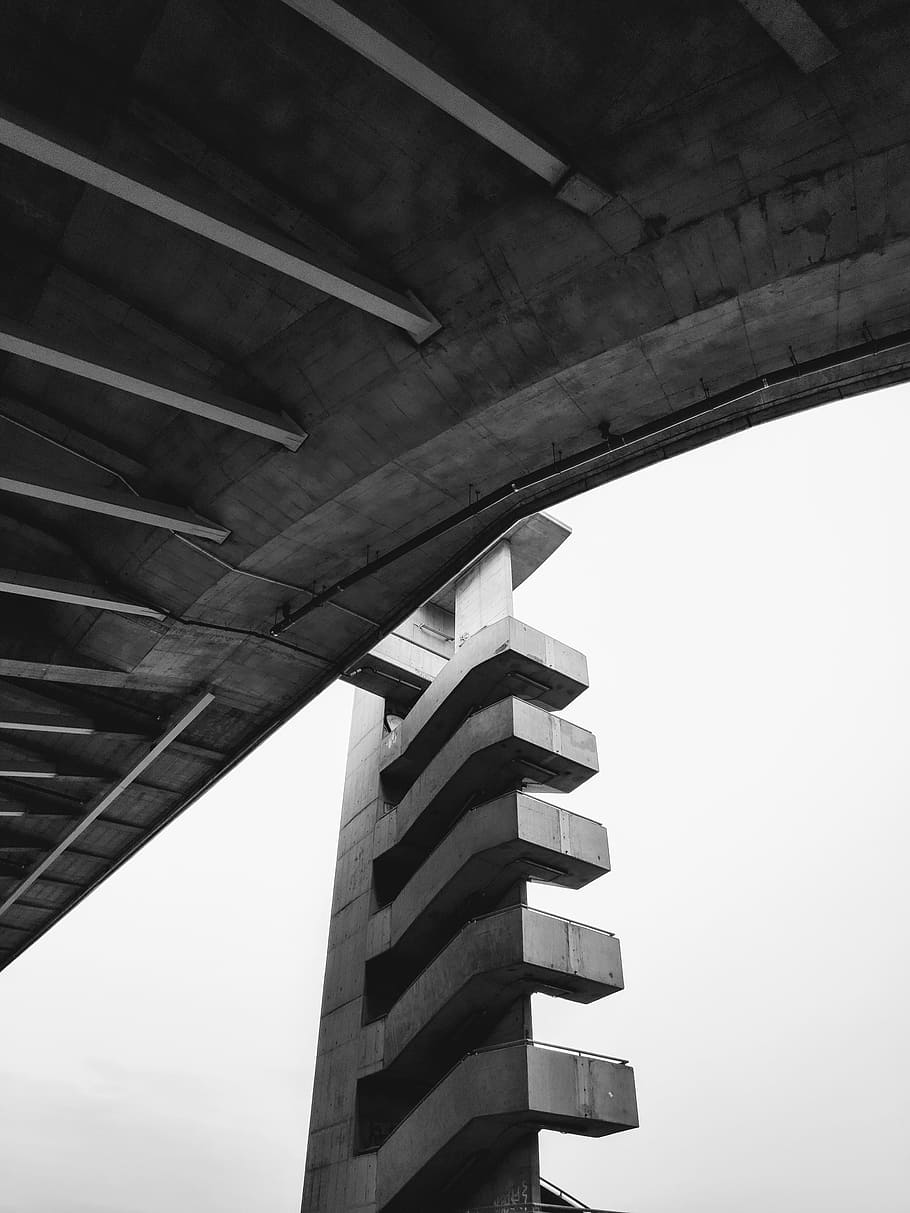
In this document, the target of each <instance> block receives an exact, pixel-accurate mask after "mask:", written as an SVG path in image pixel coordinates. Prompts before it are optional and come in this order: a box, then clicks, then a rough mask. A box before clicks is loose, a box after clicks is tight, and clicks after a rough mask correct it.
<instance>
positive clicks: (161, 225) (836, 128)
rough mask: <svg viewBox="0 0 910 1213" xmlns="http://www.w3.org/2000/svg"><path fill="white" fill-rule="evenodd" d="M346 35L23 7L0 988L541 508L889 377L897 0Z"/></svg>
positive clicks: (185, 13) (188, 12)
mask: <svg viewBox="0 0 910 1213" xmlns="http://www.w3.org/2000/svg"><path fill="white" fill-rule="evenodd" d="M335 9H337V6H335V5H332V4H330V3H325V2H320V3H316V2H315V0H313V2H312V3H311V2H310V0H261V2H260V3H257V4H255V5H250V4H248V3H244V2H243V0H133V2H132V3H130V4H113V3H110V2H103V0H89V2H87V3H81V4H78V5H74V4H72V3H70V2H69V0H42V3H40V4H36V3H34V0H3V2H2V4H0V15H2V21H3V33H4V37H3V40H2V46H0V61H2V70H0V80H2V82H3V83H2V86H0V264H2V273H0V359H2V363H0V375H2V383H0V552H2V557H0V717H2V719H0V814H3V816H0V966H2V965H4V964H7V963H9V962H10V961H11V960H12V959H14V958H15V956H17V955H18V954H19V953H20V952H21V951H22V950H23V949H24V948H25V947H27V946H28V945H29V944H30V943H31V942H32V941H33V940H34V939H35V938H37V937H38V936H39V935H40V934H41V933H43V932H44V931H45V930H47V929H48V927H49V926H51V925H52V924H53V922H54V921H56V920H57V918H59V916H60V915H61V914H62V913H65V912H66V910H67V909H68V908H70V907H71V906H72V905H74V904H75V903H76V902H77V901H78V900H79V899H80V898H81V897H82V896H84V894H85V893H86V892H87V891H88V890H90V889H91V888H92V887H94V885H96V884H97V883H98V882H99V881H100V880H102V879H103V878H104V877H105V876H106V875H107V874H108V873H109V872H111V871H112V870H113V869H114V868H116V867H117V866H118V865H119V864H120V863H122V862H123V861H124V860H125V859H126V858H127V857H128V856H129V855H130V854H132V853H133V852H134V851H135V850H136V849H137V848H138V847H139V846H141V845H142V844H143V843H144V842H145V841H146V840H147V839H148V838H149V837H151V836H152V835H153V834H154V833H155V832H156V831H157V830H159V829H160V828H162V826H163V825H165V824H166V823H167V822H168V821H170V820H171V819H172V818H173V817H174V815H175V814H177V813H178V812H180V811H181V809H183V808H184V807H185V806H186V805H187V804H188V803H190V802H191V801H192V800H193V799H194V798H195V797H196V796H198V795H199V793H200V792H201V791H202V790H204V789H205V788H206V787H208V786H209V785H210V784H211V782H212V781H213V780H214V779H216V778H217V777H218V776H219V775H220V774H222V773H223V772H224V771H225V770H227V769H228V768H229V767H230V766H231V765H232V764H233V763H234V762H236V761H237V760H238V759H239V758H241V757H242V756H243V755H244V754H245V753H246V752H247V751H248V750H249V748H250V747H251V746H253V745H255V744H256V743H257V741H259V740H261V739H262V738H263V737H264V736H265V735H266V734H267V733H268V732H269V731H270V730H271V729H273V728H274V727H276V726H277V725H278V724H279V723H281V722H282V721H283V720H285V719H287V718H288V717H289V716H290V715H291V714H292V713H293V712H294V711H296V710H297V709H298V708H299V707H300V706H301V705H302V704H304V703H306V702H307V701H308V700H309V699H311V698H312V697H313V696H314V695H316V694H317V693H318V692H319V691H320V690H321V689H323V688H324V687H325V686H326V685H328V683H330V682H331V681H332V680H333V679H334V678H336V677H338V676H339V675H340V674H342V673H343V672H344V671H346V670H349V669H351V668H352V667H354V666H355V665H356V664H357V662H358V660H359V659H360V658H361V657H362V656H363V654H364V653H366V652H368V651H369V650H370V649H372V648H373V647H374V646H375V645H376V643H377V642H378V640H379V639H380V638H381V637H383V636H384V635H386V634H387V633H388V632H389V631H390V630H392V629H393V628H394V627H396V626H397V625H398V624H399V623H400V622H401V621H402V620H403V619H404V618H405V617H406V616H407V615H409V614H410V612H411V611H412V610H413V609H414V608H415V607H416V606H417V605H418V603H420V602H422V601H425V600H426V599H428V598H429V597H430V596H431V595H433V594H434V593H435V592H436V591H437V590H438V589H439V587H440V586H442V585H443V584H444V583H445V582H446V581H447V580H448V579H449V578H451V576H452V575H453V574H454V573H455V572H456V571H457V570H458V569H459V568H461V567H463V566H464V564H465V563H466V562H467V561H468V559H469V558H470V557H471V556H472V555H473V554H475V553H476V552H477V551H478V550H480V549H481V548H483V547H484V546H486V545H487V544H488V543H490V542H491V541H492V539H493V538H495V537H496V536H497V535H498V534H499V533H501V532H502V531H503V530H504V529H506V528H507V527H508V526H510V525H512V524H513V523H515V521H516V520H518V519H519V518H521V517H523V516H525V515H527V514H530V513H532V512H534V511H536V510H539V509H540V508H541V507H544V506H546V505H548V504H550V503H552V502H555V501H557V500H560V499H563V498H565V497H567V496H570V495H572V494H575V493H578V492H581V491H583V490H585V489H587V488H590V487H592V486H594V485H596V484H601V483H604V482H606V481H609V480H611V479H613V478H615V477H619V476H623V475H626V474H627V473H629V472H632V471H634V470H637V469H638V468H641V467H644V466H647V465H649V464H651V463H654V462H656V461H658V460H661V459H664V458H667V457H669V456H671V455H673V454H677V453H679V452H682V451H685V450H687V449H691V448H692V447H694V446H698V445H700V444H702V443H705V442H708V441H711V440H713V439H715V438H718V437H721V436H723V435H726V434H729V433H733V432H736V431H739V430H742V429H744V428H747V427H748V426H750V425H753V424H756V423H758V422H762V421H765V420H769V419H771V418H774V417H777V416H781V415H784V414H787V413H791V412H794V411H797V410H800V409H805V408H809V407H812V406H814V405H817V404H821V403H823V402H825V401H827V400H831V399H835V398H840V397H842V396H845V395H852V394H856V393H859V392H862V391H865V390H867V389H870V388H873V387H878V386H883V385H885V384H888V383H892V382H898V381H903V380H905V379H906V378H907V376H908V364H910V294H908V292H907V289H906V282H907V277H908V271H910V142H908V131H910V126H908V114H910V74H908V72H907V70H906V64H907V58H908V50H910V13H908V11H907V7H906V5H905V4H903V3H895V2H890V3H889V2H888V0H857V2H855V3H851V4H843V3H840V2H839V0H805V2H801V3H797V2H796V0H691V2H690V3H686V4H684V5H682V4H678V3H675V2H671V0H634V2H633V0H612V2H610V3H606V2H604V0H578V2H577V3H574V4H571V5H567V4H566V5H555V4H551V3H545V2H544V0H485V2H484V3H483V4H462V5H454V6H453V5H451V4H444V3H442V2H441V0H411V2H410V3H395V2H390V0H382V2H381V3H380V2H378V0H377V2H372V0H356V2H355V0H348V3H347V9H348V10H349V11H350V12H352V13H354V14H355V15H356V16H357V17H359V18H360V19H362V21H364V22H366V23H368V25H369V26H370V27H373V30H372V33H369V32H368V34H367V36H366V41H365V42H363V41H362V44H361V45H357V36H355V35H356V29H355V33H354V35H351V34H350V30H348V32H347V34H345V33H344V31H342V32H341V33H339V32H338V31H337V30H335V31H333V30H332V29H331V28H329V27H328V26H329V25H330V22H328V19H327V18H326V13H328V14H329V15H330V16H331V14H332V12H333V11H334V10H335ZM336 16H337V13H336ZM355 26H356V23H355ZM377 31H378V33H377ZM379 35H382V37H380V36H379ZM383 38H384V39H387V40H390V41H391V43H392V44H393V49H395V48H397V50H398V52H406V53H405V54H404V56H403V57H402V55H401V54H399V57H398V60H396V62H398V65H399V67H398V70H397V74H396V71H393V70H392V67H390V64H389V62H379V61H377V60H378V59H381V58H382V56H381V55H380V54H378V52H377V50H376V48H377V47H380V48H381V47H385V46H386V42H384V41H383ZM393 58H394V56H393ZM414 62H417V63H418V65H424V66H429V67H430V68H431V69H432V71H431V73H430V74H431V75H432V73H433V72H435V73H440V74H441V76H442V77H444V78H446V79H449V80H456V81H457V82H459V83H460V84H461V86H462V87H463V89H464V92H463V93H461V94H459V95H460V96H461V97H462V98H464V100H462V101H458V103H457V104H456V105H455V107H454V109H455V111H456V112H445V111H444V110H443V109H442V108H440V106H439V104H437V103H436V102H434V100H433V99H432V98H431V97H428V96H426V95H422V94H421V92H420V91H419V89H417V88H416V86H415V82H414V80H415V79H416V77H414V78H412V79H408V72H409V71H411V73H412V77H413V76H414V73H413V70H412V68H410V67H409V66H408V65H409V64H413V63H414ZM402 64H403V65H404V66H403V67H402V66H401V65H402ZM472 105H473V106H474V107H475V110H473V111H472V110H471V106H472ZM459 107H460V109H461V112H457V111H458V110H459ZM477 107H479V112H480V113H481V115H482V116H483V115H487V117H486V118H482V121H481V122H480V127H481V130H480V131H478V130H477V129H476V127H477V125H478V124H477V121H476V120H475V121H474V125H473V127H472V125H471V123H470V122H468V121H467V116H468V114H469V113H474V114H475V119H476V112H478V111H477ZM497 123H499V126H497V125H496V124H497ZM494 128H495V129H496V130H500V129H503V128H504V129H506V132H507V137H505V138H504V139H500V140H499V145H497V144H496V142H495V141H491V137H490V136H491V131H493V130H494ZM509 131H512V132H514V136H513V135H509V134H508V132H509ZM522 140H524V141H525V142H524V143H522ZM503 144H504V146H503ZM528 148H530V149H531V150H530V151H528ZM534 149H536V151H535V150H534ZM861 407H862V406H861V404H858V405H857V408H861ZM614 525H620V523H619V522H618V521H617V522H616V523H615V524H614ZM339 583H340V588H338V587H339ZM310 603H312V606H310V605H308V604H310ZM273 633H274V634H273ZM427 643H428V644H429V647H430V648H432V647H433V646H432V643H431V642H430V641H427ZM210 696H213V698H210ZM150 747H152V749H151V750H150Z"/></svg>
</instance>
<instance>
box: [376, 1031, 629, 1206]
mask: <svg viewBox="0 0 910 1213" xmlns="http://www.w3.org/2000/svg"><path fill="white" fill-rule="evenodd" d="M637 1124H638V1108H637V1104H636V1100H635V1076H634V1074H633V1072H632V1069H631V1067H629V1066H627V1065H625V1064H623V1063H619V1062H616V1061H611V1060H608V1059H606V1058H600V1057H594V1056H591V1055H588V1054H577V1053H569V1052H563V1051H557V1050H553V1049H551V1048H548V1047H545V1046H542V1045H538V1044H532V1043H529V1042H524V1041H522V1042H518V1043H515V1044H511V1045H504V1046H501V1047H498V1048H493V1049H487V1050H484V1051H483V1052H479V1053H474V1054H470V1055H469V1056H467V1057H465V1058H464V1059H463V1060H462V1061H460V1062H459V1063H458V1064H457V1065H456V1066H455V1067H454V1068H453V1069H452V1070H450V1071H449V1073H448V1074H446V1076H445V1077H444V1078H443V1079H442V1080H441V1081H440V1082H439V1083H438V1084H437V1085H436V1086H435V1087H434V1088H433V1090H432V1091H430V1093H429V1094H428V1095H427V1096H426V1097H425V1098H424V1099H423V1100H422V1101H421V1102H420V1103H419V1104H418V1105H417V1107H416V1108H414V1110H413V1111H412V1112H411V1113H410V1115H408V1116H407V1117H405V1119H404V1120H403V1121H402V1122H401V1123H400V1124H399V1125H398V1127H397V1128H396V1129H395V1130H394V1131H393V1132H392V1134H391V1135H390V1136H389V1138H388V1139H387V1140H386V1142H385V1143H384V1144H383V1145H382V1146H380V1147H379V1149H378V1151H377V1152H376V1182H377V1197H378V1199H377V1204H378V1208H379V1211H380V1213H403V1211H404V1210H405V1209H409V1208H413V1207H414V1202H415V1201H420V1200H426V1201H428V1202H430V1203H428V1205H427V1207H434V1205H435V1202H436V1201H438V1199H439V1198H440V1197H442V1196H443V1195H444V1194H445V1189H446V1187H447V1186H448V1185H449V1184H451V1182H452V1181H453V1180H454V1179H455V1178H456V1177H457V1178H458V1181H459V1183H464V1182H466V1181H469V1179H470V1176H471V1173H472V1171H473V1173H475V1174H482V1173H483V1170H484V1168H485V1167H486V1168H489V1166H490V1161H491V1160H490V1155H491V1153H492V1152H493V1151H494V1150H495V1151H500V1150H502V1149H503V1148H504V1143H505V1142H506V1141H508V1140H509V1137H510V1135H511V1136H517V1135H519V1134H521V1133H526V1132H529V1131H534V1130H538V1129H555V1130H558V1131H560V1132H564V1133H581V1134H585V1135H587V1136H591V1137H603V1136H606V1135H607V1134H608V1133H618V1132H622V1131H623V1130H624V1129H632V1128H635V1127H636V1126H637Z"/></svg>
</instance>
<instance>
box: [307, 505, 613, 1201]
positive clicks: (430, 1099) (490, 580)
mask: <svg viewBox="0 0 910 1213" xmlns="http://www.w3.org/2000/svg"><path fill="white" fill-rule="evenodd" d="M566 534H567V532H566V530H565V528H563V527H562V526H560V524H558V523H557V522H555V521H554V520H553V519H552V518H549V517H547V516H545V515H537V516H536V517H534V518H532V519H530V520H528V521H527V522H525V523H522V524H519V525H518V526H517V527H515V528H513V529H512V530H511V531H510V532H509V534H508V535H507V536H506V537H505V538H504V539H502V540H501V541H499V542H497V543H496V544H494V545H493V546H492V547H491V548H490V549H489V550H488V551H486V552H485V553H483V554H482V555H481V556H480V557H479V558H478V559H477V560H475V561H474V562H473V563H472V564H471V565H470V566H469V568H468V569H466V570H465V571H464V572H463V573H462V574H461V575H460V576H459V577H458V578H457V579H456V580H455V581H454V583H453V584H451V585H449V586H446V587H444V588H443V589H442V590H441V591H440V592H439V593H438V594H437V595H435V596H434V598H433V599H432V600H431V601H430V602H429V603H428V604H426V605H425V606H424V607H423V608H421V609H420V610H419V611H418V612H417V613H416V614H415V615H413V616H412V617H411V619H410V620H409V621H408V622H409V631H410V637H411V638H409V639H403V640H401V641H400V642H398V643H397V644H396V646H395V651H394V653H393V652H392V651H391V648H390V646H385V648H384V649H383V650H382V652H381V657H382V661H383V665H382V670H381V673H380V672H379V670H378V665H377V663H376V662H375V660H374V659H371V658H368V659H367V661H365V662H364V663H363V665H362V666H361V667H360V669H359V670H355V671H352V673H351V677H352V678H354V679H355V680H362V682H363V685H364V686H366V687H369V688H370V689H362V690H359V691H358V692H357V696H356V699H355V704H354V710H353V719H352V722H351V740H350V747H349V751H348V765H347V772H346V778H345V791H344V804H343V808H342V815H341V827H340V835H339V843H338V866H337V869H336V875H335V892H334V901H333V906H332V919H331V926H330V931H329V947H328V958H327V963H326V973H325V986H324V991H323V1004H322V1019H321V1023H320V1034H319V1050H318V1056H317V1063H316V1077H315V1083H314V1090H313V1107H312V1116H311V1121H310V1137H309V1149H308V1154H307V1166H306V1182H305V1189H304V1198H303V1209H304V1213H385V1211H388V1213H421V1211H422V1210H424V1209H426V1208H427V1207H428V1205H429V1204H432V1207H433V1208H435V1209H439V1210H440V1211H441V1213H443V1211H446V1213H448V1211H451V1213H456V1211H457V1213H465V1211H466V1210H470V1209H478V1210H480V1209H489V1208H500V1207H509V1208H515V1209H519V1210H527V1211H528V1213H530V1211H531V1210H532V1209H535V1208H539V1207H540V1205H541V1203H543V1204H554V1203H555V1204H556V1205H557V1206H559V1205H561V1204H562V1198H561V1197H560V1196H559V1194H558V1190H556V1189H552V1188H549V1187H548V1186H546V1185H544V1186H543V1187H542V1186H541V1178H540V1168H539V1161H538V1153H537V1132H538V1130H540V1129H542V1128H552V1129H559V1130H563V1131H567V1132H574V1133H585V1134H588V1135H591V1136H603V1135H606V1134H608V1133H615V1132H619V1131H621V1130H623V1129H629V1128H633V1127H634V1126H635V1125H636V1124H637V1106H636V1101H635V1084H634V1078H633V1075H632V1070H631V1068H630V1067H629V1066H628V1064H627V1063H626V1062H625V1061H621V1060H617V1059H615V1058H608V1057H598V1056H592V1055H589V1054H584V1053H577V1052H573V1051H571V1050H568V1049H558V1048H556V1047H554V1046H548V1045H545V1044H543V1045H542V1044H540V1043H539V1042H536V1041H535V1040H534V1035H533V1029H532V1023H531V994H532V993H533V992H535V991H546V992H547V993H548V994H552V995H555V996H558V997H562V998H571V999H574V1000H576V1001H578V1002H591V1001H593V1000H594V999H597V998H603V997H605V996H606V995H608V994H612V993H614V992H615V991H616V990H619V989H621V988H622V984H623V983H622V962H621V958H620V951H619V941H618V940H617V939H616V938H615V937H614V936H613V935H611V934H610V933H609V932H607V931H603V930H600V929H599V928H597V927H592V926H583V925H581V924H579V923H576V922H570V921H568V920H566V919H563V918H559V917H556V916H554V915H552V914H546V913H543V912H542V911H539V910H535V909H532V908H530V907H529V906H528V899H527V885H528V881H529V880H540V881H548V882H551V883H558V884H562V885H566V886H569V887H575V888H578V887H580V886H582V885H584V884H586V883H588V882H589V881H591V880H593V879H596V878H597V877H598V876H601V875H603V873H604V872H606V871H607V870H608V869H609V856H608V848H607V837H606V832H605V831H604V829H603V827H602V826H600V825H598V824H597V823H596V822H594V821H590V820H588V819H586V818H583V817H579V816H577V815H575V814H573V813H571V812H569V811H568V810H567V809H565V808H563V807H561V806H557V805H555V804H553V803H551V802H549V801H547V800H544V799H540V798H539V796H540V795H546V794H547V793H552V792H568V791H571V790H572V788H573V787H576V786H578V784H580V783H582V782H583V781H584V780H586V779H588V778H589V777H590V776H592V775H593V774H595V773H596V771H597V750H596V745H595V742H594V738H593V737H592V735H591V734H590V733H588V732H587V731H586V730H584V729H581V728H579V727H578V726H577V725H574V724H570V723H569V722H568V721H566V720H563V719H562V718H560V717H558V716H554V715H553V714H552V710H553V709H561V708H564V707H567V706H568V705H569V704H570V703H571V702H572V701H573V700H574V699H575V698H576V696H578V695H579V694H580V693H581V692H582V691H583V690H584V689H585V687H586V685H587V666H586V662H585V659H584V657H583V656H582V655H581V653H578V652H576V651H575V650H574V649H571V648H569V647H568V646H567V645H565V644H562V643H560V642H559V641H557V640H554V639H552V638H550V637H549V636H544V635H542V634H541V633H540V632H536V631H534V629H533V628H530V627H528V626H527V625H526V624H524V623H520V622H519V621H518V620H516V619H515V618H514V615H513V610H512V590H513V587H514V584H515V583H516V582H517V581H520V580H523V579H524V578H525V577H527V576H528V575H529V574H530V573H531V572H532V571H533V570H534V569H535V568H536V567H538V566H539V565H540V564H541V563H542V562H543V561H544V560H545V559H546V558H547V556H549V555H550V554H551V553H552V552H553V551H554V550H555V549H556V547H557V546H558V545H559V544H560V543H561V542H562V541H563V539H564V538H565V537H566ZM513 552H514V554H515V559H514V561H513ZM418 638H419V639H418ZM428 652H429V653H431V654H432V656H433V657H435V658H436V659H437V660H436V661H433V662H432V665H433V666H434V667H435V669H436V670H437V672H436V673H435V675H434V676H433V677H432V679H431V680H427V669H426V666H427V654H428ZM431 660H432V658H431ZM380 678H381V679H382V680H384V686H380V683H379V679H380Z"/></svg>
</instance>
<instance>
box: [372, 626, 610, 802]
mask: <svg viewBox="0 0 910 1213" xmlns="http://www.w3.org/2000/svg"><path fill="white" fill-rule="evenodd" d="M457 626H458V625H457V622H456V629H457ZM587 686H588V663H587V662H586V661H585V658H584V656H583V655H582V654H581V653H579V652H578V651H577V650H576V649H572V648H569V646H568V645H566V644H561V643H560V642H559V641H558V640H552V639H551V638H550V637H549V636H545V635H544V634H543V632H538V631H536V630H535V629H534V628H530V627H528V626H527V624H523V623H519V622H518V620H517V619H513V618H511V617H505V618H502V619H499V620H498V621H496V622H491V623H486V624H484V625H483V626H482V627H481V628H480V629H479V630H477V631H476V632H475V633H473V634H472V635H470V636H469V637H468V639H467V640H466V641H464V642H463V643H462V645H461V647H460V648H458V649H457V650H456V651H455V653H454V655H453V658H452V660H451V661H449V662H448V663H447V665H446V666H445V667H444V668H443V669H441V670H440V671H439V674H438V676H437V677H436V678H435V679H434V680H433V683H432V685H431V686H430V687H429V688H428V689H427V691H426V693H425V694H424V695H421V697H420V699H419V701H418V702H417V703H416V704H415V705H414V709H413V711H411V712H409V713H408V716H407V719H406V720H404V721H403V722H402V724H401V727H400V728H397V729H395V730H394V731H393V732H391V733H389V734H388V735H387V736H386V737H384V738H383V742H382V755H381V757H380V766H381V769H382V774H383V779H384V780H385V781H386V784H387V786H389V787H394V788H396V789H400V790H401V791H404V790H406V789H407V788H408V787H409V786H410V784H411V783H412V782H413V781H414V779H415V778H416V776H417V774H418V773H419V771H420V770H421V769H422V768H423V767H424V766H426V763H427V761H428V758H429V756H430V755H431V754H433V753H435V752H436V751H438V750H439V748H440V746H441V745H442V744H443V743H444V742H445V741H447V740H448V738H449V737H451V735H452V733H453V731H454V729H455V727H456V726H457V725H459V724H461V722H462V721H463V720H464V718H465V717H466V716H467V715H468V714H469V712H471V711H477V710H478V709H479V708H483V707H487V706H489V705H490V704H493V703H496V702H497V701H498V700H501V699H505V698H506V697H509V696H513V695H514V696H520V698H521V699H522V700H524V701H525V702H526V703H531V704H533V705H535V706H537V707H542V708H548V709H551V710H552V709H556V710H559V709H560V708H564V707H567V706H568V704H570V703H571V702H572V701H573V700H574V699H576V698H577V697H578V696H579V695H580V694H581V693H582V691H584V690H585V689H586V688H587Z"/></svg>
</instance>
